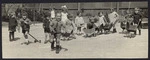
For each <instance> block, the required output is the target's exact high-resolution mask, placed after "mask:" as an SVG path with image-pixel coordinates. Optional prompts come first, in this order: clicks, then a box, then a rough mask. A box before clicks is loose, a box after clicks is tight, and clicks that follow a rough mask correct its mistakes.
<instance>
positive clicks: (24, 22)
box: [20, 14, 31, 44]
mask: <svg viewBox="0 0 150 60" xmlns="http://www.w3.org/2000/svg"><path fill="white" fill-rule="evenodd" d="M20 21H21V27H22V33H23V35H24V37H25V40H26V42H25V43H26V44H29V43H30V41H29V40H28V33H29V30H30V25H31V20H30V19H28V18H27V16H26V14H23V16H22V18H21V19H20Z"/></svg>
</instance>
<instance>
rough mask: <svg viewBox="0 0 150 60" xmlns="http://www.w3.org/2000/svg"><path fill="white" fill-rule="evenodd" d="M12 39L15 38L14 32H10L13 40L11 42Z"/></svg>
mask: <svg viewBox="0 0 150 60" xmlns="http://www.w3.org/2000/svg"><path fill="white" fill-rule="evenodd" d="M14 37H15V36H14V31H13V32H12V39H13V40H14Z"/></svg>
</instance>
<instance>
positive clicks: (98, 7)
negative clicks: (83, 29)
mask: <svg viewBox="0 0 150 60" xmlns="http://www.w3.org/2000/svg"><path fill="white" fill-rule="evenodd" d="M12 5H14V7H12V8H11V10H10V11H15V10H16V6H15V5H16V4H12ZM23 5H25V7H26V8H32V9H36V10H43V9H49V8H51V7H55V8H56V9H58V10H60V9H61V6H62V5H66V6H67V7H68V9H69V12H70V13H73V14H76V12H77V10H78V3H36V4H33V3H28V4H23ZM129 5H130V8H135V7H139V8H146V9H147V8H148V2H147V1H145V2H131V3H130V4H129V2H119V9H120V11H119V12H121V10H122V9H123V8H124V9H128V8H129ZM116 7H117V2H82V3H80V9H82V10H83V11H84V14H87V13H91V14H92V15H95V14H97V13H98V12H100V11H102V12H104V14H105V13H106V12H109V10H110V8H116ZM3 10H4V9H3V7H2V11H3ZM2 13H3V12H2Z"/></svg>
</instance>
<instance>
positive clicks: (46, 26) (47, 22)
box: [43, 16, 51, 44]
mask: <svg viewBox="0 0 150 60" xmlns="http://www.w3.org/2000/svg"><path fill="white" fill-rule="evenodd" d="M49 19H50V18H49V16H45V19H44V22H43V28H44V33H45V42H44V44H46V43H47V42H48V41H49V40H50V37H51V35H50V27H49V25H50V20H49ZM48 36H49V40H47V39H48Z"/></svg>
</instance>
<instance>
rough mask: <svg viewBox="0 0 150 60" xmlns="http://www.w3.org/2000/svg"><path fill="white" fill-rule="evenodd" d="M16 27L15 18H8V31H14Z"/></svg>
mask: <svg viewBox="0 0 150 60" xmlns="http://www.w3.org/2000/svg"><path fill="white" fill-rule="evenodd" d="M16 26H17V20H16V18H12V17H11V18H10V19H9V30H10V31H16Z"/></svg>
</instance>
